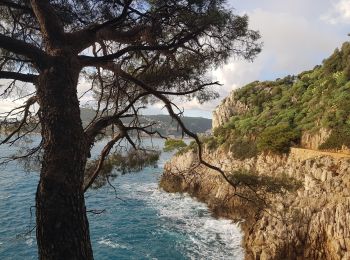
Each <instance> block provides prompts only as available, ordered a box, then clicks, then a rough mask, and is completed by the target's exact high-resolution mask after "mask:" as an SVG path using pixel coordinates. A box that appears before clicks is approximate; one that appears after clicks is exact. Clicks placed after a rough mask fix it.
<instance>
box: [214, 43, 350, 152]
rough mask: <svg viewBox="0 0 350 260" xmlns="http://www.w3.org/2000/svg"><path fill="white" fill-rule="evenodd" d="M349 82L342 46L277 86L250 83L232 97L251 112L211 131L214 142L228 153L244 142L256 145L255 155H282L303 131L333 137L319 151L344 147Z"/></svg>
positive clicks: (349, 47)
mask: <svg viewBox="0 0 350 260" xmlns="http://www.w3.org/2000/svg"><path fill="white" fill-rule="evenodd" d="M349 79H350V43H348V42H346V43H344V44H343V46H342V48H341V49H339V50H336V51H335V52H334V54H333V55H331V56H330V57H329V58H328V59H326V60H324V62H323V64H322V65H319V66H316V67H315V68H314V69H313V70H309V71H305V72H302V73H300V74H299V75H297V76H287V77H285V78H282V79H277V80H275V81H265V82H260V81H255V82H252V83H250V84H248V85H246V86H244V87H242V88H241V89H238V90H237V91H236V92H235V95H234V98H235V100H236V101H239V102H241V103H243V104H245V105H247V106H248V107H249V110H248V111H246V112H245V113H243V114H236V115H234V116H232V117H231V119H230V120H229V122H227V123H226V124H225V125H223V126H220V127H218V128H216V129H214V131H213V136H214V138H215V142H216V144H217V145H222V146H223V147H224V148H226V149H231V147H238V146H239V145H240V143H241V142H242V140H257V143H258V151H259V152H261V151H267V150H268V151H273V152H277V153H286V152H288V151H289V148H290V146H292V145H299V140H300V135H301V132H305V131H308V132H316V131H318V130H319V129H320V128H327V129H330V130H334V133H333V134H332V136H331V137H330V138H329V140H327V142H326V143H325V144H324V145H322V148H324V149H326V147H327V149H329V148H337V147H341V146H342V145H347V144H349V141H348V140H349V139H348V131H346V130H342V129H348V127H350V102H349V100H350V81H349ZM235 140H236V141H235ZM235 142H237V143H235ZM211 143H214V141H211ZM246 145H247V144H244V145H242V147H244V146H246ZM211 146H214V145H212V144H211ZM232 149H233V150H237V149H234V148H232ZM252 149H254V148H252ZM244 150H245V148H244V149H241V151H242V152H243V151H244ZM237 157H241V155H237ZM243 157H244V156H243Z"/></svg>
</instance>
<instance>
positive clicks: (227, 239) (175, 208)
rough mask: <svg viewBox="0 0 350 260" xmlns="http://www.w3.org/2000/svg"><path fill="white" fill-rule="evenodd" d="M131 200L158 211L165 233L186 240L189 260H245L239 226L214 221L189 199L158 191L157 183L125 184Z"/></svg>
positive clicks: (220, 220) (204, 210) (219, 220)
mask: <svg viewBox="0 0 350 260" xmlns="http://www.w3.org/2000/svg"><path fill="white" fill-rule="evenodd" d="M121 188H122V189H123V190H124V189H125V190H128V193H126V194H129V195H127V196H130V198H137V199H140V200H143V201H145V202H146V204H147V205H148V206H149V207H152V208H154V209H156V210H157V212H158V215H159V217H160V218H161V219H164V220H165V221H163V222H164V223H165V224H164V225H165V226H164V229H166V230H170V231H175V232H177V233H180V234H182V235H184V236H186V237H188V238H189V239H190V240H191V242H192V243H189V245H185V247H186V250H185V251H186V252H188V257H189V258H190V259H198V258H199V259H237V260H238V259H244V253H243V249H242V246H241V243H242V232H241V230H240V228H239V226H238V225H236V224H234V223H232V221H230V220H227V219H215V218H213V217H212V215H211V213H210V212H209V210H208V208H207V206H206V205H205V204H204V203H201V202H198V201H196V200H195V199H193V198H191V197H190V196H188V195H182V194H171V193H165V192H163V191H161V190H160V189H159V188H158V187H157V184H156V183H149V184H144V183H143V184H142V185H139V184H137V183H127V184H126V183H125V184H122V186H121Z"/></svg>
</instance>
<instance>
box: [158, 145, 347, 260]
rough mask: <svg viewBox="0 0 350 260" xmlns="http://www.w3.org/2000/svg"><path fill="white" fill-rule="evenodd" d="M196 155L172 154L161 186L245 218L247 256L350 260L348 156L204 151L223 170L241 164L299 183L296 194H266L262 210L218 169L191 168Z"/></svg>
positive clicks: (233, 216) (221, 212) (230, 215)
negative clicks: (244, 156) (242, 155)
mask: <svg viewBox="0 0 350 260" xmlns="http://www.w3.org/2000/svg"><path fill="white" fill-rule="evenodd" d="M195 158H196V155H195V154H192V153H191V152H189V153H187V154H184V155H181V156H176V157H174V158H173V159H172V160H171V161H170V162H169V163H167V164H166V166H165V172H164V174H163V177H162V180H161V186H162V187H164V189H165V190H168V191H172V192H174V191H176V192H189V193H190V194H192V195H193V196H196V197H198V198H199V199H201V200H203V201H205V202H206V203H207V204H208V205H209V207H210V208H211V209H212V210H213V211H214V212H215V213H217V214H218V215H221V216H225V217H228V218H231V219H233V220H235V221H242V220H244V222H242V224H241V225H242V229H243V231H244V233H245V237H244V241H243V243H244V246H245V248H246V259H322V260H323V259H342V260H345V259H350V159H349V158H343V159H339V158H338V159H335V158H332V157H327V156H322V157H317V158H311V159H310V158H309V159H306V160H304V159H303V158H301V157H300V156H299V157H297V156H276V155H268V154H265V155H260V156H258V157H257V158H256V159H249V160H245V161H238V160H235V159H234V158H233V157H232V156H231V155H230V154H227V153H224V152H223V151H220V150H219V151H216V152H210V153H209V152H206V155H205V158H206V160H208V161H210V162H211V163H212V164H215V165H217V166H220V167H221V168H222V169H223V170H225V172H230V171H234V170H235V169H242V168H244V169H248V170H254V171H257V172H258V174H260V175H267V176H279V175H281V174H286V175H288V176H291V177H293V178H296V179H298V180H299V181H300V182H301V183H302V186H301V188H299V189H298V190H297V191H295V192H289V193H286V194H269V195H268V198H269V203H270V207H269V208H267V209H266V211H257V210H256V209H255V208H254V207H252V206H251V205H250V203H248V202H247V201H244V200H242V199H240V198H238V197H237V196H234V189H233V188H232V187H231V186H230V185H229V184H228V183H226V182H225V181H224V180H223V178H222V177H221V176H220V175H219V174H218V173H217V172H214V171H211V170H208V168H205V167H200V168H196V169H193V165H194V164H195V162H196V160H195ZM174 180H176V181H174ZM171 184H172V185H173V186H172V190H171V189H168V187H170V186H171ZM238 190H239V189H238Z"/></svg>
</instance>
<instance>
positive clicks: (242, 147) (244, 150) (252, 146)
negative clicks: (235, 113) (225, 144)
mask: <svg viewBox="0 0 350 260" xmlns="http://www.w3.org/2000/svg"><path fill="white" fill-rule="evenodd" d="M230 151H231V152H232V154H233V157H234V158H236V159H238V160H244V159H249V158H252V157H255V156H257V155H258V149H257V146H256V143H255V142H254V141H252V140H249V139H246V138H237V139H234V140H233V142H232V143H231V146H230Z"/></svg>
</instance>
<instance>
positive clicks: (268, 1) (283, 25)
mask: <svg viewBox="0 0 350 260" xmlns="http://www.w3.org/2000/svg"><path fill="white" fill-rule="evenodd" d="M228 4H229V5H230V6H231V7H232V8H234V9H235V11H236V13H238V14H247V15H248V16H249V20H250V28H251V29H253V30H258V31H260V33H261V36H262V39H261V40H262V42H263V49H262V52H261V53H260V54H259V55H258V57H257V58H256V59H255V60H254V61H253V62H247V61H242V60H235V59H231V60H230V61H229V62H228V63H227V64H226V65H224V66H223V67H222V68H220V69H218V70H217V71H214V72H213V73H212V76H213V79H214V80H219V81H220V82H221V83H222V84H223V86H222V87H220V88H219V89H218V91H219V93H220V98H219V99H217V100H215V101H211V102H209V103H205V104H204V105H199V104H198V103H197V102H195V101H192V102H187V103H183V104H181V105H182V107H183V108H184V109H185V113H184V114H185V115H187V116H202V117H207V118H211V115H212V111H213V110H214V109H215V107H216V106H217V105H218V104H219V103H220V101H221V100H222V99H223V98H225V97H226V96H228V95H229V93H230V92H231V91H232V90H234V89H236V88H239V87H242V86H244V85H245V84H247V83H250V82H252V81H255V80H274V79H276V78H279V77H284V76H287V75H293V74H298V73H300V72H302V71H304V70H308V69H312V68H313V67H314V66H315V65H318V64H320V63H321V62H322V60H323V59H325V58H327V57H328V56H330V55H331V54H332V53H333V51H334V49H335V48H337V47H340V46H341V44H342V43H343V42H345V41H348V40H350V37H349V36H348V33H350V26H349V25H350V0H244V1H242V0H229V1H228ZM152 112H153V111H152ZM164 113H165V111H164Z"/></svg>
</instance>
